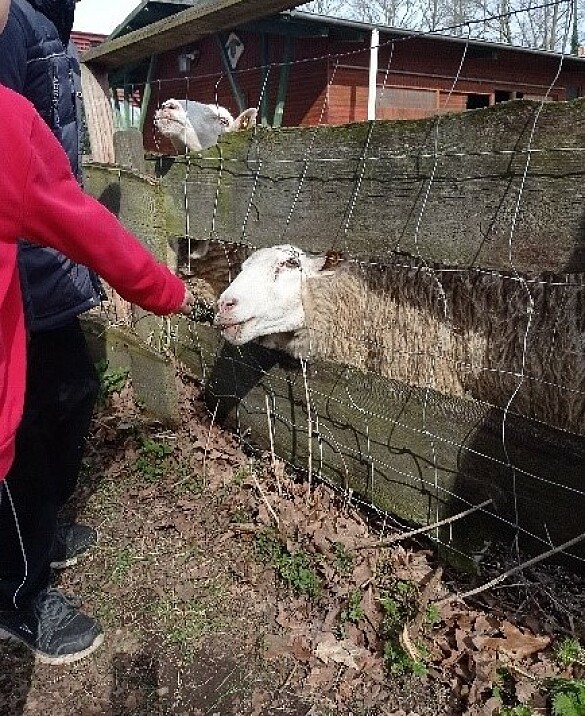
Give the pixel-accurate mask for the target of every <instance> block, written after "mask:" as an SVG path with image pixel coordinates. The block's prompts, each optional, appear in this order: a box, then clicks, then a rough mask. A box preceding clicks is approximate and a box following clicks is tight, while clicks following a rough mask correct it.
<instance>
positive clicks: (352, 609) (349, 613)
mask: <svg viewBox="0 0 585 716" xmlns="http://www.w3.org/2000/svg"><path fill="white" fill-rule="evenodd" d="M363 618H364V610H363V608H362V593H361V592H360V590H359V589H355V590H354V591H352V592H350V594H349V599H348V601H347V607H346V608H345V609H343V610H342V611H341V615H340V619H341V621H342V622H351V623H352V624H357V623H358V622H360V621H361V620H362V619H363Z"/></svg>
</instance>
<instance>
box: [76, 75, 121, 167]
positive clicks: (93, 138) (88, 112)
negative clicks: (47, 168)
mask: <svg viewBox="0 0 585 716" xmlns="http://www.w3.org/2000/svg"><path fill="white" fill-rule="evenodd" d="M81 85H82V89H83V100H84V106H85V117H86V121H87V131H88V134H89V142H90V145H91V156H92V158H93V161H94V162H99V163H100V164H113V163H114V161H115V154H114V139H113V137H114V117H113V112H112V103H111V99H110V85H109V83H108V76H107V74H106V73H105V72H100V71H99V70H97V69H90V68H89V67H87V66H86V65H83V64H82V65H81Z"/></svg>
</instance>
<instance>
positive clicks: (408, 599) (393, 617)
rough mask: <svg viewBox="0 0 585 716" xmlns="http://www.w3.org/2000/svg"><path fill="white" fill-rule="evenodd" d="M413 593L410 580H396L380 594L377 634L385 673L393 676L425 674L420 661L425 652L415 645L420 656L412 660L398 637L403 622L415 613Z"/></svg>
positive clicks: (413, 587)
mask: <svg viewBox="0 0 585 716" xmlns="http://www.w3.org/2000/svg"><path fill="white" fill-rule="evenodd" d="M417 596H418V592H417V587H416V584H414V582H407V581H403V580H396V581H395V582H394V584H393V585H391V589H388V590H386V591H384V592H382V594H381V597H380V606H381V607H382V614H383V617H382V626H381V636H382V639H384V642H385V644H384V663H385V665H386V669H387V670H388V672H389V673H390V674H393V675H396V676H401V675H405V674H412V675H414V676H424V675H425V674H426V673H427V667H426V665H425V663H424V658H425V656H426V655H425V653H424V649H423V648H422V646H421V645H419V644H417V645H416V646H417V649H418V651H419V653H420V654H421V659H420V660H415V659H413V658H412V657H411V656H410V655H409V654H408V653H407V652H406V651H405V650H404V649H403V647H402V646H401V644H400V639H399V635H400V633H401V631H402V629H403V627H404V625H405V624H406V623H407V622H409V621H411V620H412V619H414V617H415V616H416V610H417ZM427 616H428V614H427ZM431 616H433V615H432V614H431Z"/></svg>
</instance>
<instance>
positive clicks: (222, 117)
mask: <svg viewBox="0 0 585 716" xmlns="http://www.w3.org/2000/svg"><path fill="white" fill-rule="evenodd" d="M256 115H257V110H256V109H255V108H250V109H247V110H245V112H242V114H240V115H239V116H238V117H237V118H236V119H234V118H233V116H232V115H231V114H230V112H229V111H228V110H227V109H226V108H225V107H221V106H220V105H218V104H202V103H201V102H191V101H180V100H176V99H169V100H167V101H166V102H163V104H162V106H161V107H160V109H158V110H157V111H156V112H155V115H154V124H155V127H156V128H157V130H158V131H159V132H160V133H161V134H162V135H164V136H165V137H168V138H169V139H170V140H171V142H172V143H173V146H174V147H175V149H178V150H180V151H185V149H188V150H190V151H196V152H198V151H202V150H203V149H208V148H209V147H212V146H213V145H214V144H216V143H217V140H218V139H219V137H220V136H221V135H222V134H225V133H226V132H235V131H238V130H240V129H247V128H248V127H251V126H254V124H255V123H256Z"/></svg>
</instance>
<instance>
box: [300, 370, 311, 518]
mask: <svg viewBox="0 0 585 716" xmlns="http://www.w3.org/2000/svg"><path fill="white" fill-rule="evenodd" d="M301 367H302V369H303V380H304V382H305V398H306V400H307V423H308V440H309V466H308V467H309V491H308V492H307V504H308V502H309V499H310V497H311V488H312V486H313V415H312V412H311V396H310V395H309V384H308V382H307V362H306V361H305V360H303V359H302V358H301Z"/></svg>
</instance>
